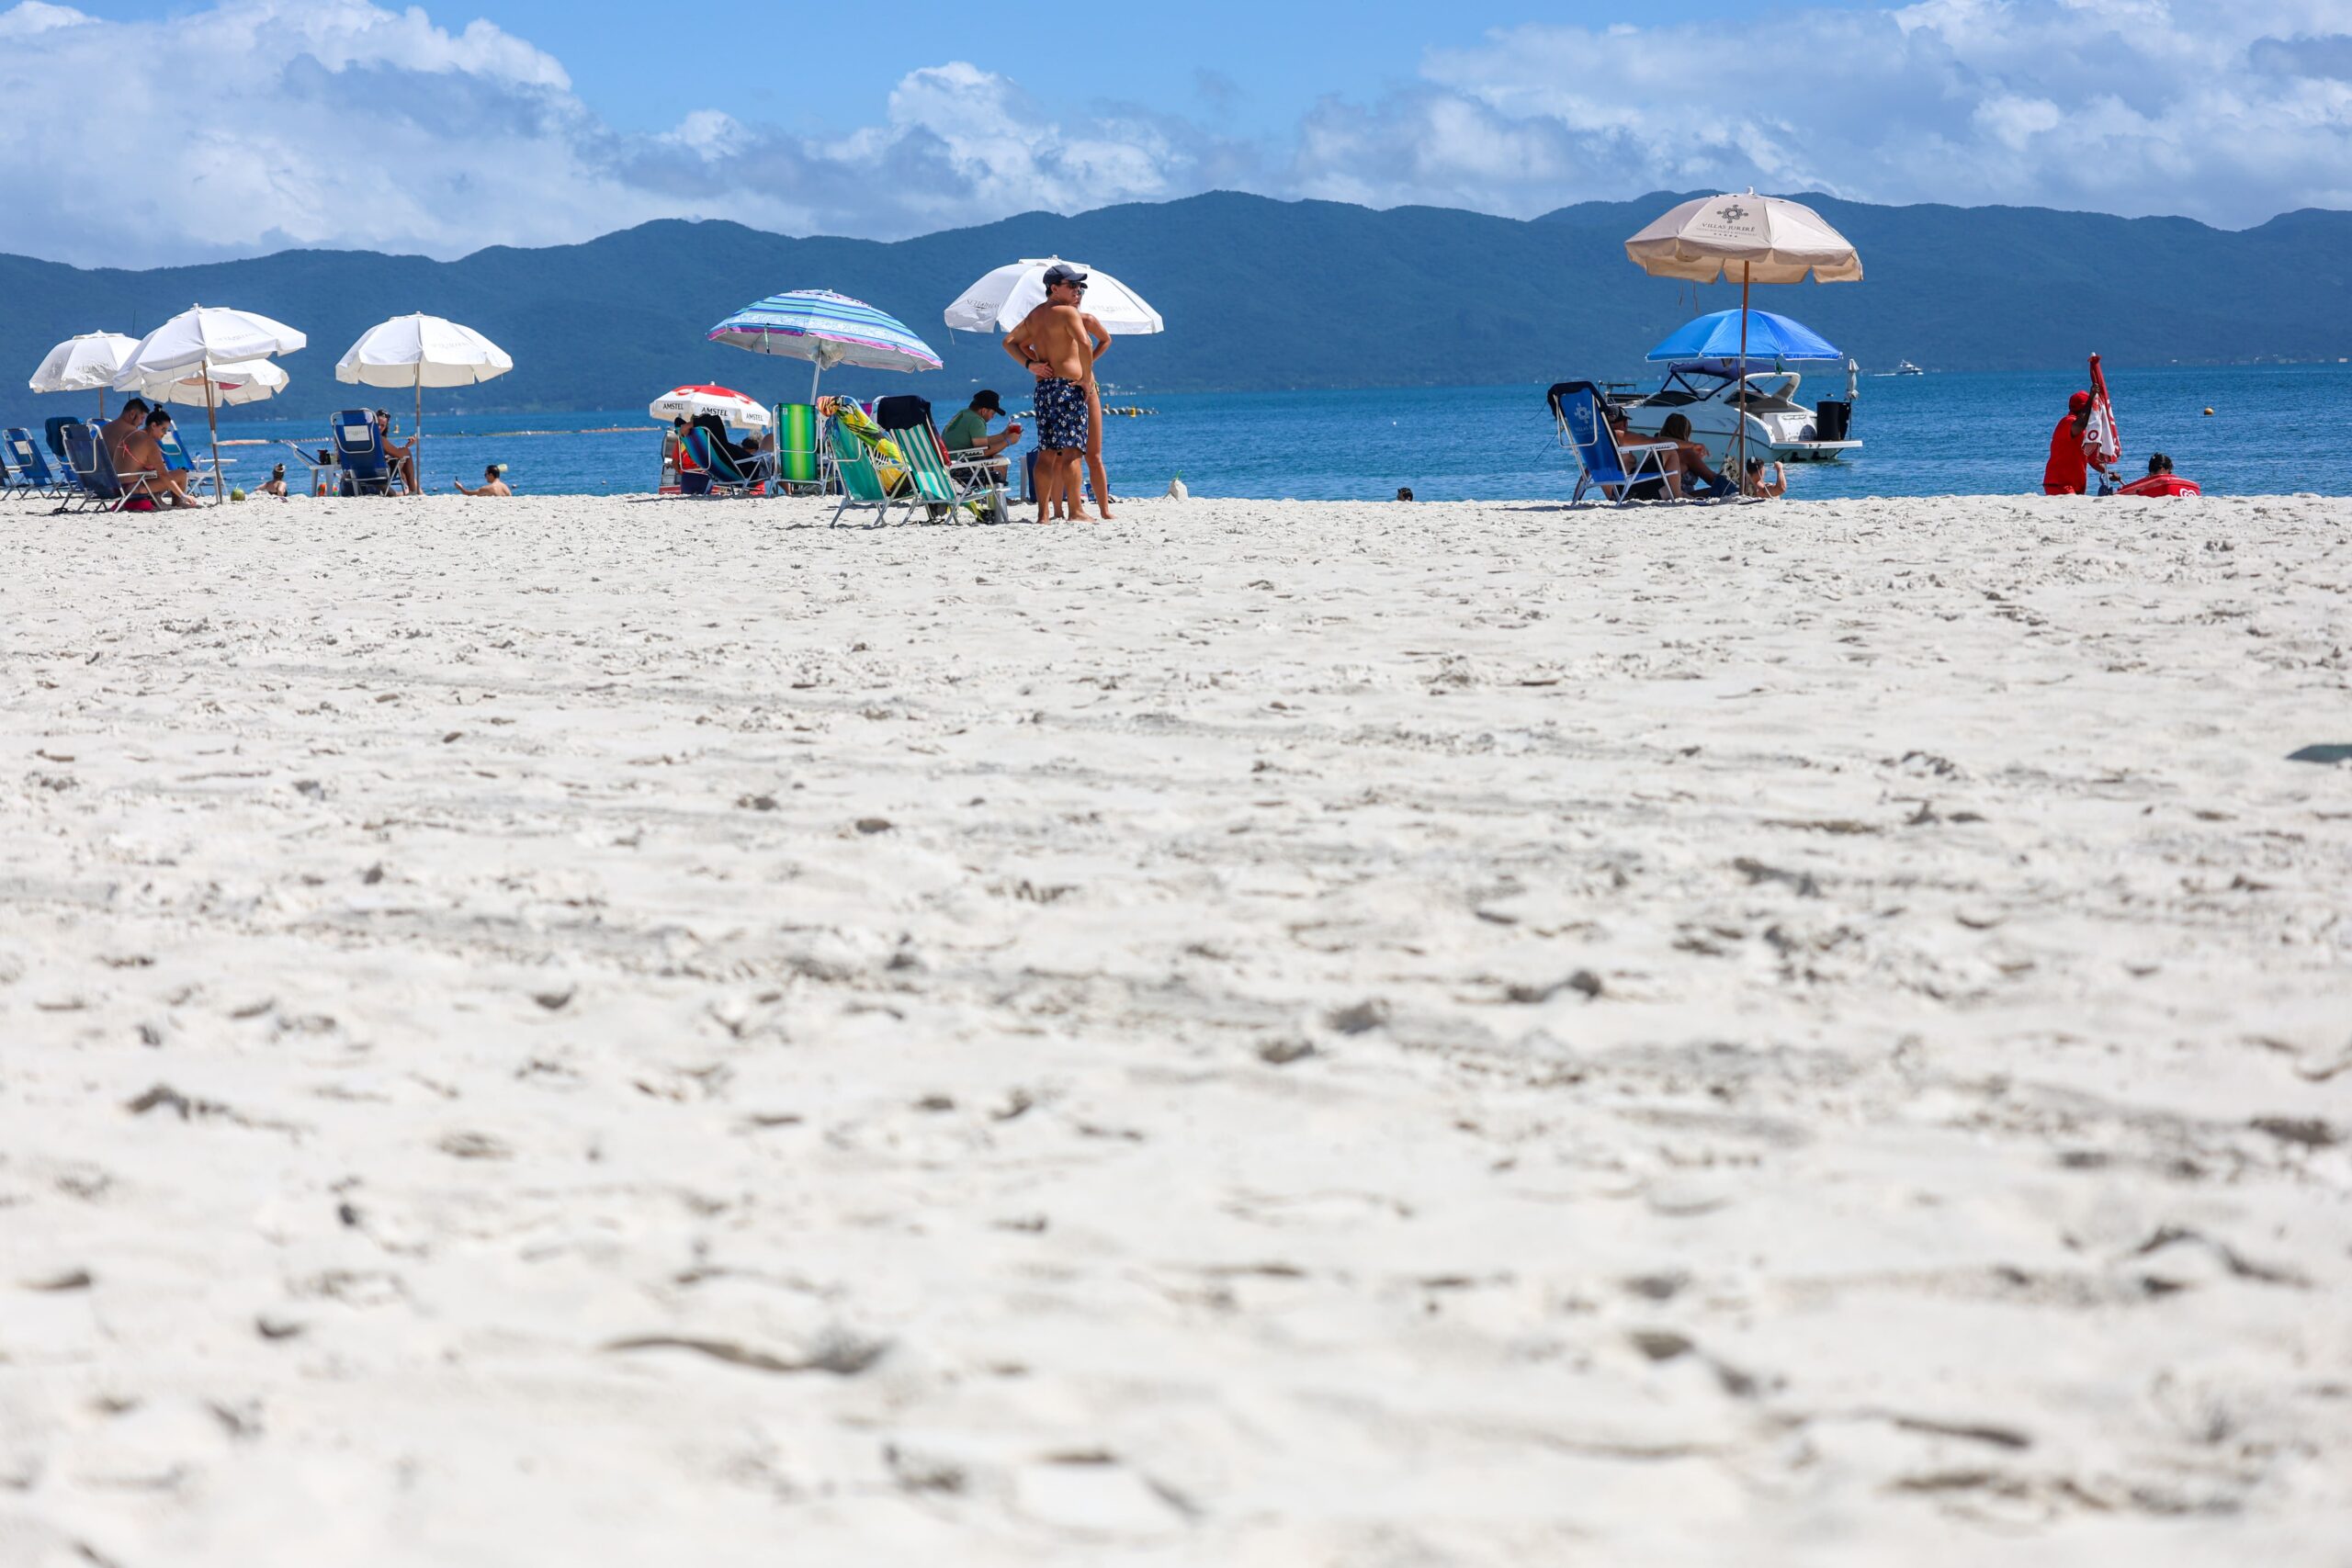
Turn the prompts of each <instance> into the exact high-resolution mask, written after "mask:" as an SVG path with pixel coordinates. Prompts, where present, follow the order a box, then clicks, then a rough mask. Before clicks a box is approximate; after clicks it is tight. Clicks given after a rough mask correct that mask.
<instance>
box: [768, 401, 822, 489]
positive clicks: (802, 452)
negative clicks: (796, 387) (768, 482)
mask: <svg viewBox="0 0 2352 1568" xmlns="http://www.w3.org/2000/svg"><path fill="white" fill-rule="evenodd" d="M775 452H776V479H777V481H778V482H779V483H780V484H781V485H782V486H783V489H784V493H786V495H821V494H823V493H824V488H825V474H824V465H823V462H822V461H821V459H820V453H819V448H818V444H817V410H816V408H815V406H814V405H812V404H809V403H778V404H776V405H775Z"/></svg>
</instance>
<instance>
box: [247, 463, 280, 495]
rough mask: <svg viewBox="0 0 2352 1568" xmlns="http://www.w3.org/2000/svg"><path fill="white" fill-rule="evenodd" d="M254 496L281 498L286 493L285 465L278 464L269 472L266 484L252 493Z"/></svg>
mask: <svg viewBox="0 0 2352 1568" xmlns="http://www.w3.org/2000/svg"><path fill="white" fill-rule="evenodd" d="M285 493H286V465H285V464H283V463H280V464H278V465H277V467H276V468H272V469H270V470H269V479H268V482H266V484H264V485H263V486H262V487H261V489H260V490H258V491H254V494H256V495H277V496H282V495H284V494H285Z"/></svg>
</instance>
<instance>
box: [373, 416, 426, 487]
mask: <svg viewBox="0 0 2352 1568" xmlns="http://www.w3.org/2000/svg"><path fill="white" fill-rule="evenodd" d="M376 434H377V436H378V437H379V439H380V440H382V442H383V443H384V457H385V460H386V461H387V462H389V463H390V464H391V468H392V478H394V479H398V480H400V481H401V489H402V490H405V491H408V492H409V494H411V495H414V494H415V493H416V443H415V441H414V440H409V441H405V442H400V441H394V440H393V439H392V416H391V414H390V412H387V411H385V410H383V409H378V410H377V411H376Z"/></svg>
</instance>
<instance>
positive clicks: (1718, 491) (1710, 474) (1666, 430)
mask: <svg viewBox="0 0 2352 1568" xmlns="http://www.w3.org/2000/svg"><path fill="white" fill-rule="evenodd" d="M1657 434H1658V439H1659V440H1661V441H1670V442H1672V443H1673V444H1674V450H1673V451H1671V452H1669V453H1668V454H1667V455H1666V466H1667V468H1669V469H1670V470H1672V471H1673V472H1675V473H1677V474H1679V475H1680V476H1681V493H1682V494H1684V495H1703V496H1707V497H1710V498H1713V497H1715V496H1723V495H1729V494H1730V493H1731V492H1732V491H1733V489H1734V486H1733V484H1732V481H1731V477H1730V476H1729V475H1727V474H1723V473H1718V472H1717V471H1716V470H1715V468H1713V465H1711V464H1710V463H1709V462H1708V461H1707V449H1706V448H1705V447H1704V446H1701V445H1700V444H1699V443H1698V442H1696V441H1693V440H1692V439H1691V418H1690V416H1689V415H1688V414H1679V413H1670V414H1668V415H1667V416H1666V423H1664V424H1662V425H1660V426H1658V431H1657ZM1694 479H1695V480H1696V482H1695V483H1694V482H1693V480H1694Z"/></svg>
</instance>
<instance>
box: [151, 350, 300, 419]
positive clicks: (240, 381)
mask: <svg viewBox="0 0 2352 1568" xmlns="http://www.w3.org/2000/svg"><path fill="white" fill-rule="evenodd" d="M207 382H209V383H210V385H209V387H208V386H207V385H206V383H207ZM286 382H287V375H286V372H285V371H284V370H283V369H281V368H279V367H277V365H275V364H272V363H271V362H270V361H268V360H266V359H246V360H240V361H239V362H237V363H235V364H233V365H215V366H213V367H211V368H210V369H209V370H205V369H202V368H198V367H190V368H188V369H186V370H164V371H159V372H158V373H157V374H156V375H155V376H154V377H153V378H151V379H149V380H145V381H141V382H140V383H139V385H138V386H136V387H133V388H130V390H131V391H133V392H135V393H137V394H138V395H139V396H140V397H142V398H145V399H146V400H148V401H149V402H151V403H159V402H160V403H184V404H187V405H189V406H192V407H201V406H203V404H204V403H205V402H206V400H208V399H209V400H210V401H211V403H212V406H214V407H215V408H235V407H237V406H239V405H240V404H243V403H258V402H263V401H266V400H268V399H270V398H274V397H276V396H277V394H278V393H280V392H282V391H284V390H285V389H286Z"/></svg>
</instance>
